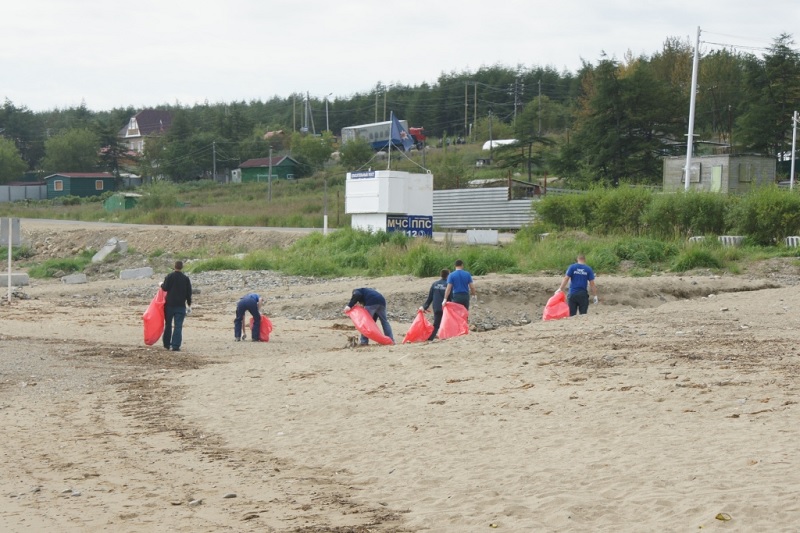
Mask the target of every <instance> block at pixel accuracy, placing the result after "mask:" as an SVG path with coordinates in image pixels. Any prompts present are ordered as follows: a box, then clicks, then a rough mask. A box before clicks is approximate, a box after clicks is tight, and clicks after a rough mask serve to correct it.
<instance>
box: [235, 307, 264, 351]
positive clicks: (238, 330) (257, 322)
mask: <svg viewBox="0 0 800 533" xmlns="http://www.w3.org/2000/svg"><path fill="white" fill-rule="evenodd" d="M246 311H249V312H250V314H251V315H253V338H252V340H254V341H260V340H261V336H260V333H261V313H259V312H258V302H256V301H255V300H253V299H252V298H243V299H241V300H239V303H237V304H236V319H235V320H234V321H233V336H234V337H236V338H237V339H239V338H241V336H242V322H243V321H244V314H245V312H246Z"/></svg>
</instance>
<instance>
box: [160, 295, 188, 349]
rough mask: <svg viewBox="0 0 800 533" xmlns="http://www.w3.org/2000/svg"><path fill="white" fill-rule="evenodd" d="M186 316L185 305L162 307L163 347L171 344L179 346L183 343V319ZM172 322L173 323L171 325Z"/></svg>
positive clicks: (173, 346) (175, 346)
mask: <svg viewBox="0 0 800 533" xmlns="http://www.w3.org/2000/svg"><path fill="white" fill-rule="evenodd" d="M185 318H186V308H185V307H169V306H165V307H164V335H163V336H162V338H161V340H162V341H164V348H169V347H170V346H172V348H173V349H175V348H180V347H181V344H182V343H183V320H184V319H185ZM173 322H174V323H175V325H174V327H173V325H172V324H173Z"/></svg>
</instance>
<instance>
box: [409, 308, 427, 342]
mask: <svg viewBox="0 0 800 533" xmlns="http://www.w3.org/2000/svg"><path fill="white" fill-rule="evenodd" d="M431 333H433V324H431V323H430V322H428V319H427V318H425V313H424V312H422V311H419V310H417V316H416V318H415V319H414V322H412V323H411V327H410V328H408V331H407V332H406V336H405V338H403V344H405V343H407V342H423V341H426V340H428V337H430V336H431Z"/></svg>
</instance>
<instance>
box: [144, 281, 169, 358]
mask: <svg viewBox="0 0 800 533" xmlns="http://www.w3.org/2000/svg"><path fill="white" fill-rule="evenodd" d="M166 301H167V291H165V290H164V289H162V288H161V287H159V288H158V292H157V293H156V295H155V296H154V297H153V301H151V302H150V305H149V306H147V310H146V311H145V312H144V314H142V320H143V321H144V343H145V344H146V345H148V346H152V345H153V344H155V343H156V342H158V339H160V338H161V335H162V334H163V333H164V304H165V302H166Z"/></svg>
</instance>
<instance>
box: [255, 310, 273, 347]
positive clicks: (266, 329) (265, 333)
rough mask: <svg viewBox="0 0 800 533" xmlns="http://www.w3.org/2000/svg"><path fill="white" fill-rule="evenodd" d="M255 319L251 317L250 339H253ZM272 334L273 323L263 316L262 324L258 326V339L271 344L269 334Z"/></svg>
mask: <svg viewBox="0 0 800 533" xmlns="http://www.w3.org/2000/svg"><path fill="white" fill-rule="evenodd" d="M253 322H255V321H254V320H253V317H250V338H252V337H253ZM270 333H272V321H271V320H270V319H269V318H267V316H266V315H261V322H260V324H259V326H258V338H259V339H261V342H269V334H270Z"/></svg>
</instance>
